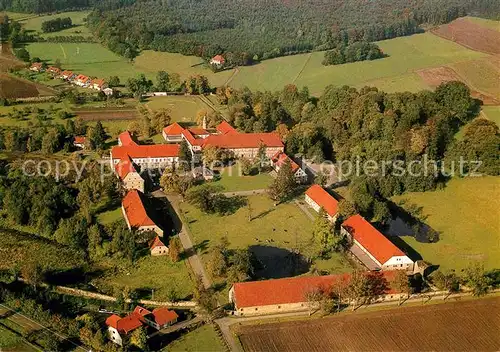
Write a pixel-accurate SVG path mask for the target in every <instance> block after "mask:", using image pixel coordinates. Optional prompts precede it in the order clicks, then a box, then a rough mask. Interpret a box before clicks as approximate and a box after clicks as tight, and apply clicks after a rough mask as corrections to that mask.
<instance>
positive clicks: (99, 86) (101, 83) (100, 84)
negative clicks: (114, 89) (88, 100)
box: [90, 79, 106, 91]
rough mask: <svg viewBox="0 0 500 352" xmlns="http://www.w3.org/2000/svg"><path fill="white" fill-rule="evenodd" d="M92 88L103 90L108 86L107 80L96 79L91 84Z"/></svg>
mask: <svg viewBox="0 0 500 352" xmlns="http://www.w3.org/2000/svg"><path fill="white" fill-rule="evenodd" d="M90 88H92V89H95V90H99V91H101V90H103V89H104V88H106V82H105V81H104V80H103V79H94V80H92V83H91V84H90Z"/></svg>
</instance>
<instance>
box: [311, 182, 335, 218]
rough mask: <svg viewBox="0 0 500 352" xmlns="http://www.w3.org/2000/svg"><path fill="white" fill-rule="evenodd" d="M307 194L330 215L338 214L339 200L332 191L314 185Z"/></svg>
mask: <svg viewBox="0 0 500 352" xmlns="http://www.w3.org/2000/svg"><path fill="white" fill-rule="evenodd" d="M306 196H309V198H311V199H312V200H313V201H314V202H315V203H316V204H318V205H319V206H320V207H323V209H325V211H326V213H327V214H328V215H330V216H335V214H337V211H338V206H339V202H338V201H337V200H336V199H335V198H333V197H332V196H331V195H330V193H328V192H327V191H325V190H324V189H323V187H321V186H319V185H312V186H311V187H309V189H308V190H307V191H306Z"/></svg>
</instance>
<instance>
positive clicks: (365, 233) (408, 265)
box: [341, 214, 415, 271]
mask: <svg viewBox="0 0 500 352" xmlns="http://www.w3.org/2000/svg"><path fill="white" fill-rule="evenodd" d="M341 233H342V234H344V235H345V236H347V237H348V238H350V239H351V241H352V243H353V245H352V247H351V252H352V253H353V254H354V255H355V256H356V257H357V258H358V259H359V260H360V261H361V262H362V263H363V264H364V265H365V266H366V267H367V268H369V269H372V270H406V271H413V267H414V264H415V263H414V262H413V260H411V259H410V258H409V257H408V256H407V255H406V254H405V253H404V252H403V251H402V250H401V249H399V248H398V247H397V246H396V245H395V244H394V243H392V242H391V241H390V240H389V239H388V238H387V237H385V236H384V234H382V233H381V232H380V231H378V230H377V229H376V228H375V227H373V225H372V224H370V223H369V222H368V221H367V220H366V219H365V218H363V217H362V216H361V215H359V214H357V215H354V216H351V217H350V218H349V219H347V220H346V221H344V222H343V223H342V226H341Z"/></svg>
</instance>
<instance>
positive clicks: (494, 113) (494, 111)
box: [483, 106, 500, 127]
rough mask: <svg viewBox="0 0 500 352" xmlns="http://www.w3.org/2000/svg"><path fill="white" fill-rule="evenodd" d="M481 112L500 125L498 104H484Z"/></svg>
mask: <svg viewBox="0 0 500 352" xmlns="http://www.w3.org/2000/svg"><path fill="white" fill-rule="evenodd" d="M483 113H484V115H486V117H487V118H488V119H490V120H491V121H495V122H496V123H497V125H498V127H500V106H484V107H483Z"/></svg>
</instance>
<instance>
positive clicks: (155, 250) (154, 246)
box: [149, 236, 168, 256]
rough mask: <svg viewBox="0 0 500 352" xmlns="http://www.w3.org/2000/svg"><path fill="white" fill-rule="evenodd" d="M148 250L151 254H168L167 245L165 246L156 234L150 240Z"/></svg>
mask: <svg viewBox="0 0 500 352" xmlns="http://www.w3.org/2000/svg"><path fill="white" fill-rule="evenodd" d="M149 250H150V252H151V255H153V256H159V255H168V247H167V246H165V244H164V243H163V242H162V241H161V239H160V237H159V236H156V237H155V239H154V240H153V241H152V242H151V245H150V246H149Z"/></svg>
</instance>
